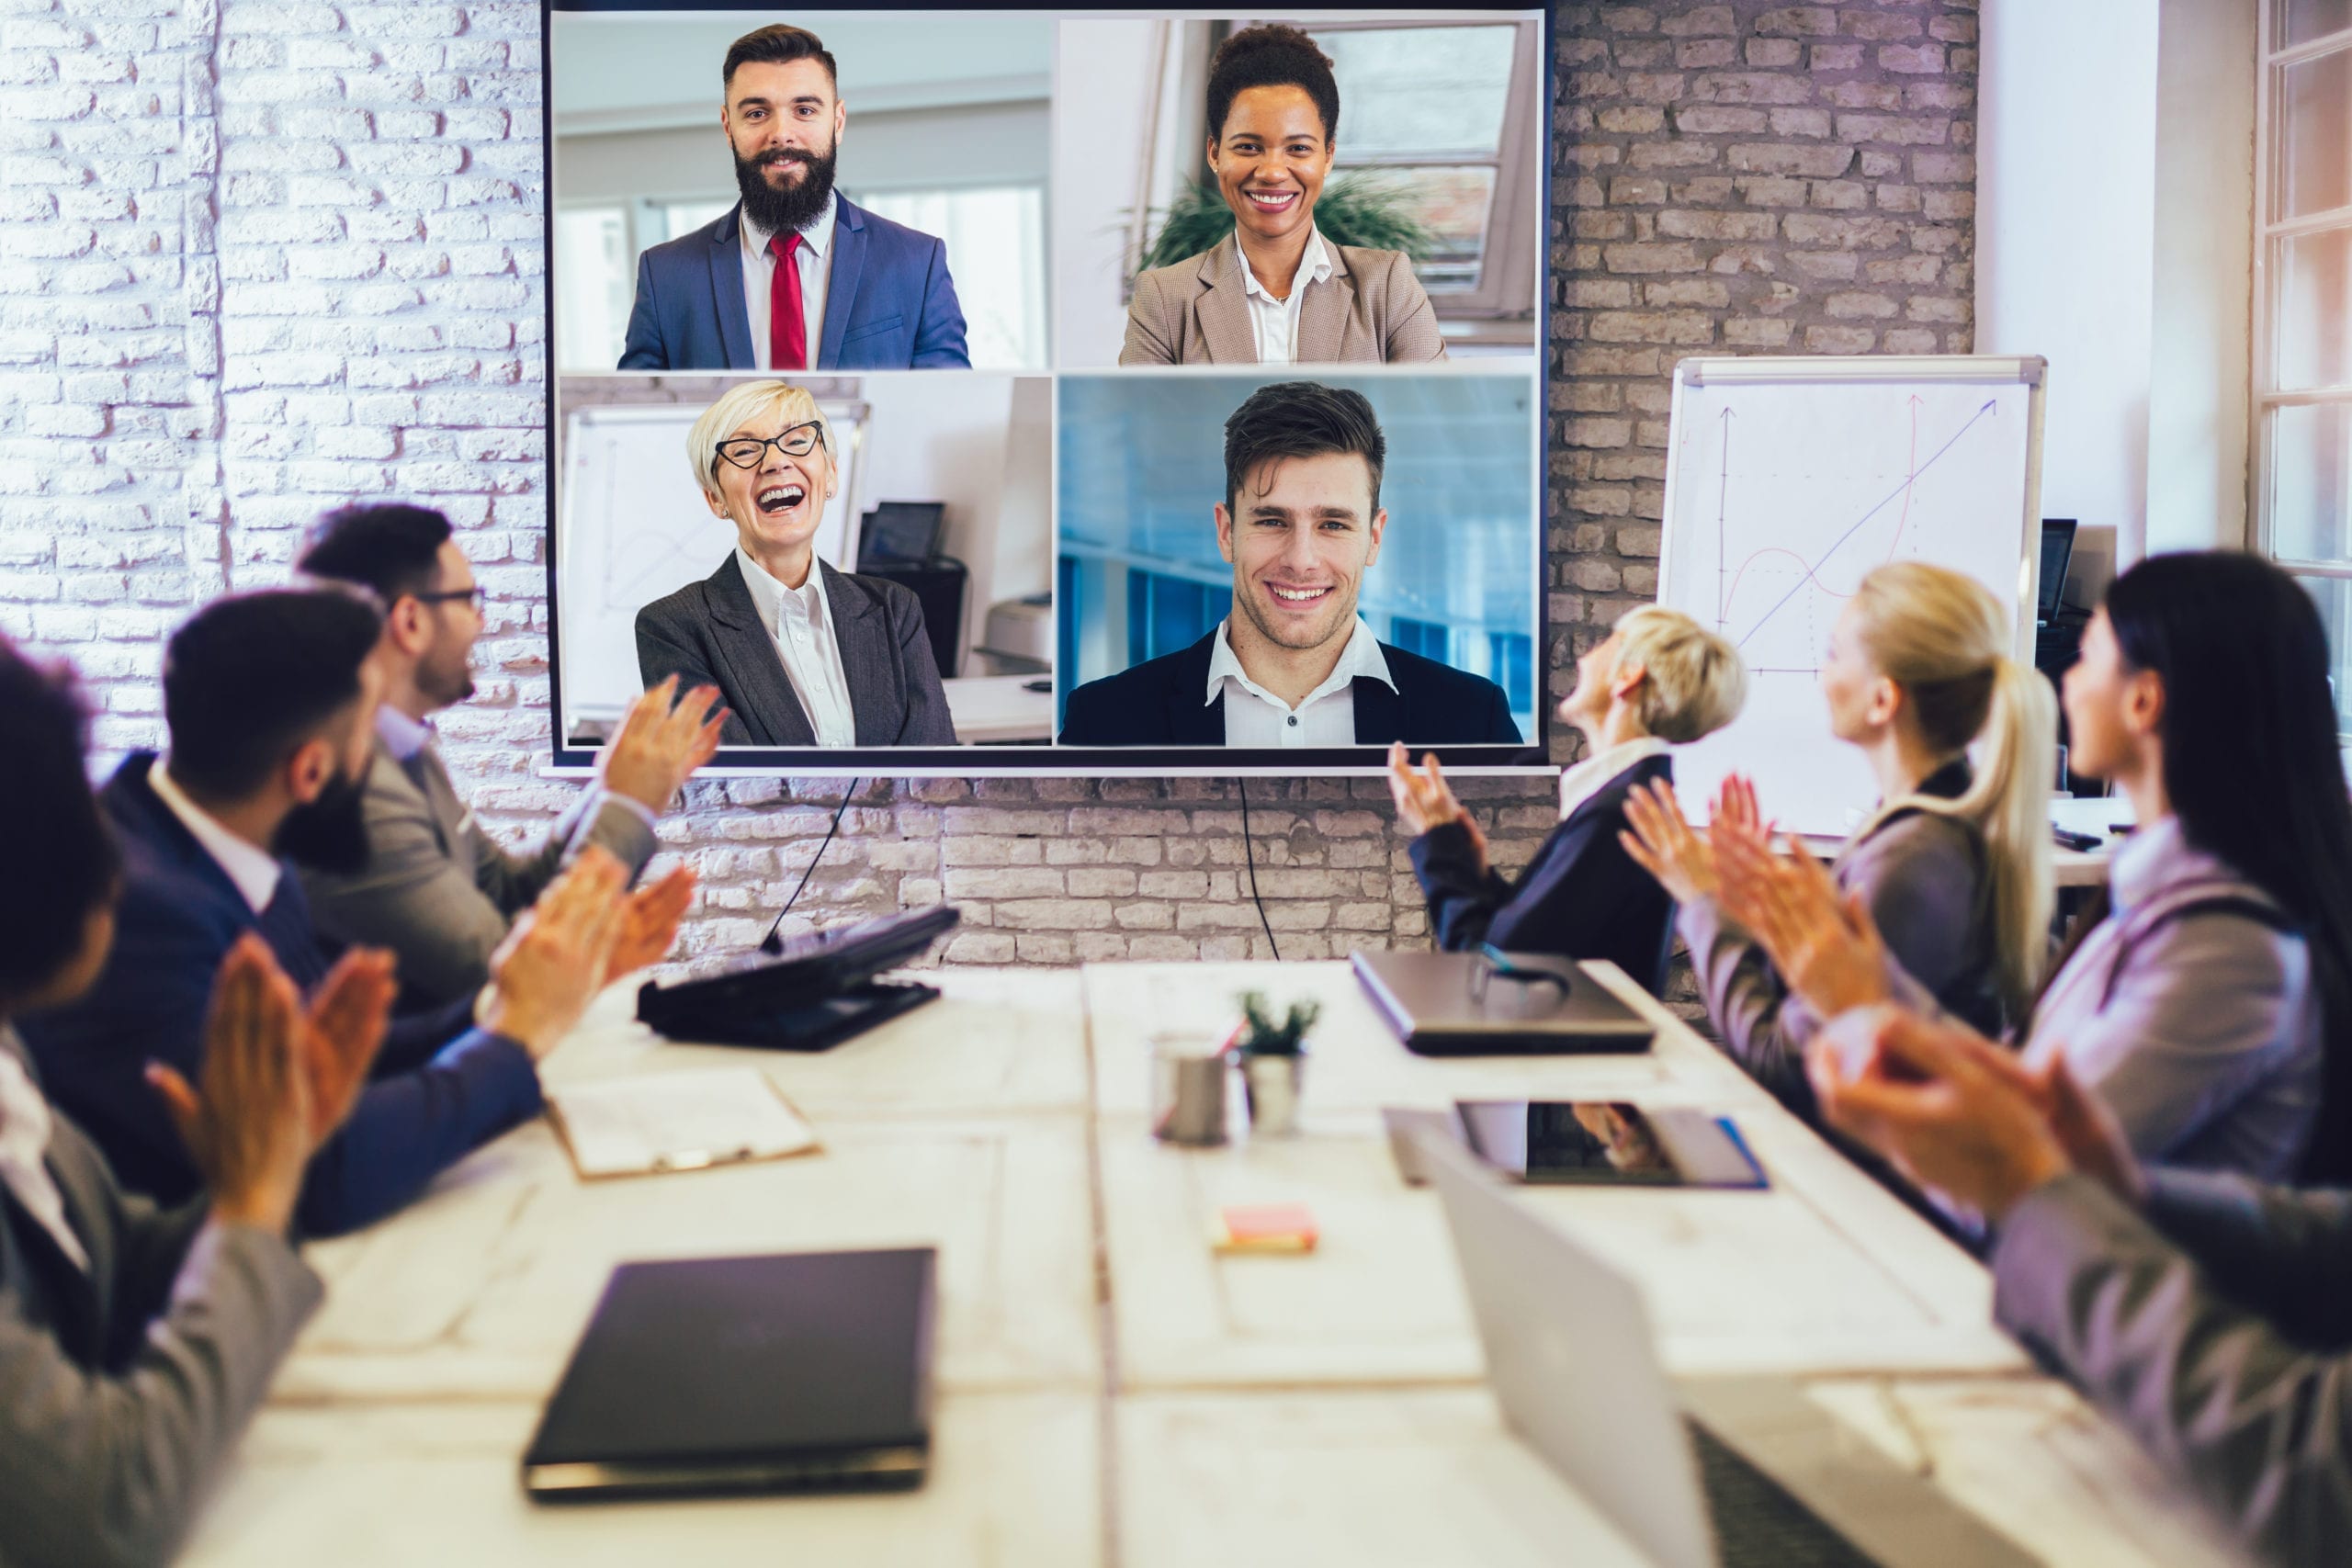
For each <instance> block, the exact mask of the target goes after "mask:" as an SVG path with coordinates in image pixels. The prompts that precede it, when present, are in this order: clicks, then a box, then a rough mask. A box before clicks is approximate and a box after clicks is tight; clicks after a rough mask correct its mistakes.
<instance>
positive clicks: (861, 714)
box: [637, 550, 956, 746]
mask: <svg viewBox="0 0 2352 1568" xmlns="http://www.w3.org/2000/svg"><path fill="white" fill-rule="evenodd" d="M817 570H820V571H821V572H823V573H824V574H825V599H826V602H827V603H828V604H830V605H831V609H832V617H833V639H834V641H835V642H836V643H838V644H839V645H840V648H841V654H842V674H843V675H844V676H846V677H847V678H848V681H849V705H850V712H851V713H852V714H853V715H854V716H855V717H856V719H857V743H858V744H859V745H860V746H953V745H955V744H956V723H955V720H954V719H953V718H951V717H950V716H949V715H948V712H947V694H945V693H944V692H943V691H942V690H940V686H939V667H938V665H937V664H935V663H934V662H933V660H932V657H931V637H930V634H929V633H928V632H926V631H925V630H924V629H923V623H922V603H921V602H920V601H919V600H917V599H916V598H915V596H914V594H913V593H912V592H910V591H909V590H907V589H906V588H905V587H903V586H901V585H900V584H899V583H896V582H888V581H884V580H883V579H881V578H878V577H858V576H856V575H854V574H853V573H850V572H845V571H835V570H833V569H832V568H831V567H830V566H827V565H826V564H825V563H824V562H823V561H819V562H818V563H817ZM637 668H638V672H639V674H641V675H642V676H644V677H645V683H646V684H647V685H648V686H653V685H657V684H659V683H660V682H661V681H662V677H663V676H665V675H675V676H677V677H678V689H679V690H680V691H684V690H685V689H686V688H688V687H689V686H694V685H697V684H700V683H702V682H708V683H710V684H711V685H714V686H717V687H718V693H719V697H720V700H721V701H723V702H724V703H725V704H726V705H727V706H728V707H729V708H731V709H732V710H734V711H733V712H732V713H731V714H730V715H729V717H728V720H727V725H726V728H723V729H722V730H720V731H719V740H720V742H721V744H723V745H728V746H814V745H815V744H817V727H816V726H815V725H813V724H811V723H809V715H808V712H807V710H805V709H804V708H802V707H801V705H800V698H799V697H798V696H797V694H795V693H794V692H793V690H792V677H791V676H789V675H787V674H786V673H785V669H784V656H783V655H782V654H781V653H779V652H777V651H776V646H775V638H774V637H770V636H768V629H767V627H766V626H764V625H763V624H762V623H761V620H760V607H759V605H758V604H756V603H754V602H753V600H752V586H751V584H750V583H748V582H745V581H743V572H742V570H741V568H740V567H738V566H737V565H736V564H735V552H734V551H732V550H729V551H728V552H727V558H726V559H725V560H723V561H721V562H719V563H718V570H717V571H714V572H712V573H711V574H710V575H709V576H708V577H707V578H705V579H703V580H702V581H700V582H689V583H687V584H686V585H685V586H684V588H681V589H679V590H678V591H677V592H675V593H672V594H670V595H668V596H667V597H665V598H661V599H656V600H655V601H653V603H652V604H648V605H647V606H645V608H643V609H642V610H639V612H638V613H637Z"/></svg>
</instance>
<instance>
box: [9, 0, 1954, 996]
mask: <svg viewBox="0 0 2352 1568" xmlns="http://www.w3.org/2000/svg"><path fill="white" fill-rule="evenodd" d="M1557 16H1558V21H1559V29H1558V32H1559V56H1558V62H1557V64H1558V71H1559V79H1560V83H1561V86H1562V95H1561V97H1560V99H1559V102H1558V104H1557V105H1556V106H1555V117H1556V118H1555V132H1556V142H1557V153H1558V159H1557V162H1558V179H1557V184H1556V186H1555V218H1554V232H1553V234H1552V236H1551V243H1552V248H1553V265H1554V268H1555V287H1556V288H1557V290H1558V293H1557V295H1556V297H1555V299H1554V301H1553V304H1554V307H1555V317H1554V322H1553V343H1552V344H1551V345H1550V347H1549V350H1548V358H1549V365H1548V367H1547V368H1548V370H1549V372H1550V374H1551V377H1552V381H1551V388H1552V390H1551V409H1552V413H1551V418H1552V420H1553V430H1552V438H1553V445H1554V458H1553V470H1552V473H1551V475H1550V491H1551V493H1550V498H1549V499H1550V507H1551V517H1552V538H1551V543H1552V558H1553V574H1554V581H1553V583H1552V615H1553V620H1554V623H1555V628H1556V629H1557V630H1556V636H1555V640H1554V646H1553V648H1552V649H1551V650H1550V655H1551V664H1552V671H1553V673H1552V686H1553V695H1554V696H1555V697H1556V696H1557V695H1559V694H1561V693H1562V692H1563V691H1565V689H1566V684H1567V683H1568V682H1572V680H1573V672H1572V671H1571V670H1570V668H1569V666H1570V664H1571V663H1572V660H1573V657H1574V654H1575V652H1576V651H1577V650H1578V649H1581V648H1583V647H1586V646H1589V643H1590V641H1591V640H1592V639H1593V638H1594V637H1598V636H1599V635H1600V628H1601V627H1603V626H1605V625H1606V623H1607V622H1608V621H1609V620H1610V619H1611V618H1613V616H1614V615H1615V613H1616V612H1617V610H1618V609H1619V608H1620V607H1622V606H1623V605H1624V604H1629V603H1632V602H1634V600H1636V599H1639V598H1641V597H1644V596H1646V595H1647V594H1649V593H1650V592H1652V591H1653V590H1654V587H1655V583H1656V560H1657V541H1658V524H1657V517H1658V504H1659V479H1660V476H1661V475H1662V472H1663V468H1662V466H1661V465H1662V462H1663V448H1664V446H1665V442H1666V427H1665V420H1666V398H1665V390H1666V386H1667V378H1668V377H1669V376H1670V374H1671V371H1672V366H1673V362H1674V360H1675V358H1676V356H1677V355H1679V354H1682V353H1702V352H1704V353H1722V352H1741V351H1748V350H1778V349H1783V348H1794V349H1798V350H1809V351H1816V352H1831V351H1836V352H1860V351H1865V350H1883V351H1893V350H1905V349H1959V348H1964V347H1966V346H1967V340H1968V333H1969V325H1970V323H1969V320H1968V298H1969V293H1970V289H1969V284H1968V276H1967V274H1968V265H1969V258H1970V254H1971V239H1972V235H1971V227H1970V219H1969V203H1970V198H1971V182H1972V180H1973V169H1972V166H1971V164H1970V151H1971V140H1972V138H1971V130H1972V127H1973V111H1972V107H1971V106H1972V104H1973V79H1974V70H1975V63H1974V58H1973V55H1974V47H1973V39H1974V22H1975V18H1974V16H1973V7H1972V6H1965V5H1958V4H1881V5H1870V6H1863V5H1849V6H1766V5H1757V4H1735V5H1705V6H1701V5H1686V4H1675V3H1662V4H1655V5H1650V6H1565V7H1562V8H1561V9H1560V10H1559V12H1558V13H1557ZM537 37H538V20H537V10H536V8H535V7H534V6H530V5H526V4H519V3H510V4H475V5H433V4H417V3H410V0H352V3H347V4H340V5H328V4H308V3H301V0H295V3H284V4H279V3H267V4H265V3H248V0H227V3H225V4H224V3H222V0H0V629H5V630H6V632H7V633H9V634H10V635H11V636H14V637H18V638H21V639H25V640H28V641H29V642H30V643H32V644H34V645H36V646H37V647H40V648H41V649H47V650H51V651H55V652H62V653H65V654H69V655H71V657H72V658H73V659H74V661H75V663H76V664H77V665H78V666H79V667H80V669H81V670H82V671H83V673H84V675H85V678H86V679H87V680H88V681H89V682H90V684H91V687H92V690H93V692H94V694H95V695H96V699H97V701H98V703H99V705H100V707H101V712H100V716H99V718H98V721H97V727H96V738H97V742H98V745H99V747H100V749H101V750H102V751H103V752H105V753H108V754H112V753H118V752H119V751H120V750H125V749H127V748H130V747H132V746H137V745H148V744H154V743H156V742H157V741H158V740H159V739H160V730H161V728H162V721H161V716H160V711H159V707H160V705H159V702H158V697H157V690H156V682H155V676H156V673H157V665H158V662H159V659H160V644H161V639H162V637H163V635H164V633H165V632H166V631H167V630H168V629H169V627H170V626H172V625H174V624H175V622H176V621H177V620H178V619H179V618H180V617H182V616H183V615H186V614H187V611H188V610H189V608H190V607H192V606H193V605H195V604H199V603H201V602H202V601H203V600H204V599H206V598H207V597H209V596H210V595H212V594H214V593H217V592H220V591H221V590H223V589H224V588H231V587H236V588H248V587H257V586H264V585H267V584H271V583H275V582H278V581H283V580H284V577H285V575H286V570H287V561H288V556H289V554H290V552H291V548H292V545H293V541H294V538H295V536H296V533H297V531H298V530H299V529H300V526H301V525H303V524H304V523H306V522H307V521H308V520H309V519H310V518H311V516H312V515H314V514H315V513H317V512H319V511H320V510H322V508H323V507H325V506H326V505H328V504H330V503H333V502H341V501H344V500H347V499H350V498H352V497H356V496H387V497H389V496H413V497H418V498H421V499H423V500H425V501H427V502H430V503H431V504H434V505H435V506H438V507H441V508H442V509H443V510H445V511H447V513H449V514H450V515H451V516H452V517H453V518H454V519H455V520H456V521H457V523H458V525H459V527H460V529H461V531H462V532H461V537H462V539H463V542H464V545H465V547H466V549H467V551H468V552H469V554H470V555H471V556H472V557H473V558H474V559H475V561H476V562H477V563H478V564H479V567H480V569H481V577H482V580H483V581H484V582H485V583H486V584H487V585H488V586H489V588H490V590H491V593H492V604H491V611H490V615H491V626H490V631H489V635H488V637H487V638H486V639H485V642H484V644H483V646H482V649H481V655H480V660H479V662H480V671H479V675H480V679H481V694H479V695H478V696H477V697H476V698H475V699H474V700H473V701H472V702H471V703H469V704H468V705H465V706H464V707H462V708H460V709H458V710H456V711H454V712H452V713H450V714H448V715H447V716H445V717H444V720H443V725H442V728H443V733H444V735H445V737H446V739H447V748H448V750H449V753H450V757H451V761H452V763H453V765H454V766H455V768H456V770H457V771H458V774H459V776H460V781H461V787H463V788H465V789H466V790H467V791H468V793H469V795H471V797H472V799H473V801H474V803H475V805H476V807H478V809H479V810H480V811H481V814H482V816H483V817H484V818H485V819H486V820H488V821H490V822H491V823H492V824H493V825H494V826H496V827H497V829H499V830H501V831H504V832H510V833H513V834H515V835H517V836H521V835H524V834H526V833H533V832H536V831H537V830H538V828H539V826H540V825H541V824H542V823H544V821H545V820H546V819H547V818H548V817H549V816H550V815H551V814H552V813H553V812H554V811H556V810H557V809H559V808H560V805H561V804H562V802H563V801H564V800H566V799H567V798H568V797H569V795H570V794H571V786H570V785H568V784H560V783H551V782H548V781H546V780H542V779H540V778H538V777H537V773H536V772H535V770H536V767H537V760H538V758H539V756H540V755H541V754H543V752H544V750H545V749H546V746H547V743H548V734H549V726H548V716H547V695H548V694H547V671H546V629H547V612H546V605H545V603H544V591H545V569H544V564H543V562H544V556H543V543H542V541H543V538H544V532H545V527H546V519H547V497H546V490H545V469H544V464H545V459H546V456H547V454H546V450H545V439H544V435H543V430H544V419H545V395H546V388H545V386H544V380H543V366H544V347H543V333H544V327H543V322H544V283H543V280H544V275H545V271H546V255H545V252H544V249H543V246H542V244H541V240H540V234H541V221H542V212H543V204H544V201H545V195H546V192H545V184H546V163H545V157H544V150H543V148H542V146H541V144H540V141H539V99H540V96H541V91H542V87H543V77H542V75H541V73H540V70H539V61H538V44H537ZM1567 756H1568V750H1567V749H1566V742H1563V745H1562V749H1561V750H1560V751H1559V754H1558V759H1557V760H1561V761H1566V758H1567ZM1462 789H1463V793H1464V795H1465V797H1467V798H1469V799H1471V800H1472V802H1473V805H1474V807H1475V809H1476V811H1477V813H1478V815H1479V817H1480V818H1481V820H1482V821H1483V823H1484V824H1485V826H1486V828H1487V833H1488V835H1489V837H1490V839H1491V840H1492V841H1493V843H1494V846H1495V850H1496V852H1497V858H1498V861H1499V862H1500V863H1502V864H1503V865H1505V866H1506V867H1510V866H1513V865H1516V864H1519V863H1522V862H1523V861H1524V859H1525V858H1526V856H1527V855H1528V854H1529V852H1532V849H1533V847H1534V845H1535V843H1536V841H1537V840H1539V839H1540V838H1541V837H1542V835H1543V833H1544V831H1545V830H1546V829H1548V827H1549V826H1550V824H1551V821H1552V818H1553V814H1554V810H1553V807H1552V804H1551V802H1552V799H1553V792H1552V785H1551V783H1550V781H1549V780H1542V781H1506V782H1497V783H1483V782H1480V781H1465V782H1464V784H1463V785H1462ZM838 798H839V795H838V786H837V785H835V784H831V783H830V782H825V781H789V780H777V781H769V782H761V783H752V784H744V783H731V782H725V783H722V782H714V783H710V784H698V785H695V786H694V787H693V789H692V791H691V795H690V799H689V802H688V807H689V808H688V810H687V811H686V812H685V813H684V814H683V815H682V816H680V817H678V818H674V819H673V820H672V821H670V822H668V823H666V824H665V827H664V838H665V840H666V842H667V844H668V845H669V847H670V850H671V851H672V852H674V853H676V854H679V855H682V856H684V858H686V859H687V860H689V861H690V862H692V863H694V864H695V866H696V868H697V869H698V870H699V872H700V873H701V874H702V875H703V877H704V879H705V887H706V892H705V895H704V897H703V902H702V905H701V907H700V908H699V910H698V911H697V914H696V916H695V919H694V922H693V924H692V925H691V926H690V928H689V930H688V931H687V934H686V938H685V942H684V953H685V955H686V956H688V957H692V956H694V955H697V954H707V953H715V952H718V951H722V950H725V949H728V948H732V947H735V946H737V945H739V944H741V942H744V941H746V940H748V939H750V938H752V937H754V936H756V935H757V934H758V932H759V931H760V930H761V929H762V928H763V925H764V922H765V919H766V915H767V912H768V911H771V910H773V908H775V905H776V903H777V902H779V901H780V900H781V899H782V898H783V897H784V896H785V894H786V893H787V892H789V891H790V889H791V887H792V885H793V884H794V883H795V882H796V881H797V879H798V876H799V874H800V872H801V869H802V868H803V867H805V866H806V865H807V864H808V863H809V857H810V855H811V854H812V853H813V852H814V851H815V848H816V846H817V843H818V841H819V840H820V838H821V836H822V834H823V832H824V829H825V824H826V821H827V819H828V818H829V815H830V808H831V806H832V804H833V803H834V802H835V801H836V800H837V799H838ZM1250 807H1251V813H1250V817H1251V826H1252V828H1253V829H1254V840H1255V843H1256V846H1257V862H1258V868H1259V869H1258V885H1259V889H1260V891H1261V893H1262V894H1263V895H1264V896H1265V899H1266V905H1267V910H1268V915H1269V918H1270V919H1271V921H1272V925H1273V927H1274V930H1275V932H1276V934H1277V935H1278V937H1279V938H1280V940H1281V945H1282V950H1283V953H1284V954H1285V955H1286V956H1310V955H1311V956H1320V955H1324V954H1329V953H1340V952H1344V951H1346V950H1347V949H1349V948H1351V947H1353V946H1359V945H1364V944H1380V943H1387V942H1416V941H1419V940H1422V939H1424V938H1425V936H1426V931H1427V924H1426V920H1425V918H1424V916H1423V913H1422V909H1421V904H1420V899H1419V894H1418V891H1417V889H1416V888H1415V886H1414V885H1413V882H1412V878H1411V874H1410V872H1409V870H1408V865H1407V863H1406V861H1405V859H1404V856H1403V845H1402V841H1401V840H1400V839H1399V838H1398V837H1397V833H1396V831H1395V827H1394V823H1393V819H1392V816H1391V813H1390V810H1389V808H1388V806H1387V801H1386V795H1385V789H1384V788H1383V787H1382V786H1381V785H1380V784H1378V782H1377V781H1372V780H1364V781H1344V780H1304V781H1295V782H1288V783H1280V784H1277V783H1272V782H1266V783H1261V784H1252V785H1251V786H1250ZM1240 826H1241V813H1240V802H1239V800H1238V795H1237V792H1236V790H1235V788H1234V786H1233V785H1232V784H1230V783H1227V782H1222V781H1215V780H1206V781H1181V780H1180V781H1172V782H1158V781H1104V782H1102V783H1099V784H1096V783H1090V782H1085V781H1053V780H1048V781H1020V780H1011V781H1001V782H980V783H970V782H966V781H954V780H947V781H934V782H924V783H910V784H887V783H886V784H867V785H866V786H865V788H864V789H863V790H862V791H861V792H860V794H859V795H858V797H857V799H856V801H855V802H854V804H853V805H852V807H850V809H849V812H848V814H847V816H846V818H845V819H844V821H843V823H842V839H841V840H837V841H836V842H835V844H834V845H833V847H832V849H831V851H829V852H828V853H827V855H826V860H825V865H824V867H823V869H821V870H820V872H819V874H817V875H816V877H815V878H814V879H813V880H812V881H811V883H810V886H809V893H808V894H807V895H806V896H805V897H804V899H803V903H802V906H801V909H802V911H803V912H804V913H805V914H806V915H807V916H808V917H809V918H810V919H813V920H816V921H820V922H823V921H830V920H832V919H839V918H842V917H844V916H848V915H852V914H863V913H874V912H879V911H882V910H885V909H889V908H898V907H901V906H906V905H917V904H922V903H927V902H930V901H932V900H933V899H935V898H939V897H947V898H951V899H954V900H955V901H956V902H957V903H958V904H959V905H961V906H962V907H963V908H964V910H965V912H966V918H967V925H966V927H965V929H964V930H963V931H962V932H961V933H960V934H959V935H958V936H957V937H956V940H955V942H954V943H953V945H952V947H951V948H950V950H949V954H948V956H949V958H950V960H951V961H953V962H974V963H1061V962H1068V961H1070V960H1073V959H1089V958H1114V957H1133V958H1195V957H1209V958H1219V957H1227V956H1244V955H1250V956H1261V955H1263V954H1265V953H1267V951H1268V943H1267V939H1266V936H1265V934H1264V933H1263V932H1262V931H1261V930H1259V928H1258V917H1257V913H1256V911H1255V909H1254V908H1252V907H1251V906H1250V902H1249V899H1248V875H1247V872H1246V870H1245V867H1244V855H1243V848H1242V839H1241V833H1240ZM794 923H795V925H796V926H797V925H799V924H801V923H802V921H801V920H800V919H799V918H798V917H796V919H795V922H794Z"/></svg>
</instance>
